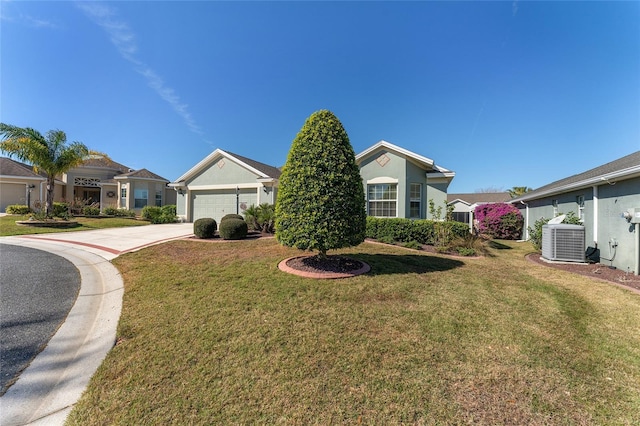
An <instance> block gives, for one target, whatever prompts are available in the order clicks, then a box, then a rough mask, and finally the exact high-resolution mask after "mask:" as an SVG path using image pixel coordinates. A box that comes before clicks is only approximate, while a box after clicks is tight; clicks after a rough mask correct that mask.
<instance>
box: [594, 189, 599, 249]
mask: <svg viewBox="0 0 640 426" xmlns="http://www.w3.org/2000/svg"><path fill="white" fill-rule="evenodd" d="M598 220H599V218H598V186H597V185H594V186H593V244H594V247H596V248H597V247H598Z"/></svg>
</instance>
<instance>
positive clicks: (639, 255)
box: [634, 223, 640, 275]
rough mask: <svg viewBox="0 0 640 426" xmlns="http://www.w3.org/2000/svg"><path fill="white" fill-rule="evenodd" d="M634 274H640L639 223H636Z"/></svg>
mask: <svg viewBox="0 0 640 426" xmlns="http://www.w3.org/2000/svg"><path fill="white" fill-rule="evenodd" d="M634 272H635V274H636V275H640V223H636V267H635V271H634Z"/></svg>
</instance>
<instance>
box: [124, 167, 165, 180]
mask: <svg viewBox="0 0 640 426" xmlns="http://www.w3.org/2000/svg"><path fill="white" fill-rule="evenodd" d="M116 177H117V178H123V177H134V178H143V179H155V180H162V181H165V182H169V181H168V180H167V179H165V178H163V177H162V176H160V175H157V174H155V173H152V172H150V171H149V170H147V169H140V170H134V171H132V172H127V173H123V174H120V175H118V176H116Z"/></svg>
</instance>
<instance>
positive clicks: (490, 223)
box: [474, 203, 524, 240]
mask: <svg viewBox="0 0 640 426" xmlns="http://www.w3.org/2000/svg"><path fill="white" fill-rule="evenodd" d="M474 215H475V217H476V219H477V221H478V231H479V232H480V233H481V234H486V235H489V236H490V237H492V238H497V239H501V240H517V239H519V238H520V236H521V235H522V227H523V225H524V218H523V217H522V213H520V210H518V209H517V208H516V207H515V206H513V205H512V204H508V203H491V204H482V205H480V206H478V207H476V209H475V211H474Z"/></svg>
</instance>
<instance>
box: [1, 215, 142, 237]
mask: <svg viewBox="0 0 640 426" xmlns="http://www.w3.org/2000/svg"><path fill="white" fill-rule="evenodd" d="M23 220H29V215H25V216H21V215H7V216H1V217H0V237H7V236H11V235H30V234H47V233H52V232H69V231H86V230H89V229H103V228H119V227H123V226H141V225H148V224H149V222H148V221H145V220H134V219H128V218H100V219H96V218H90V217H75V218H73V219H71V220H72V221H75V222H78V225H79V226H76V227H73V228H40V227H31V226H24V225H18V224H16V221H23Z"/></svg>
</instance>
